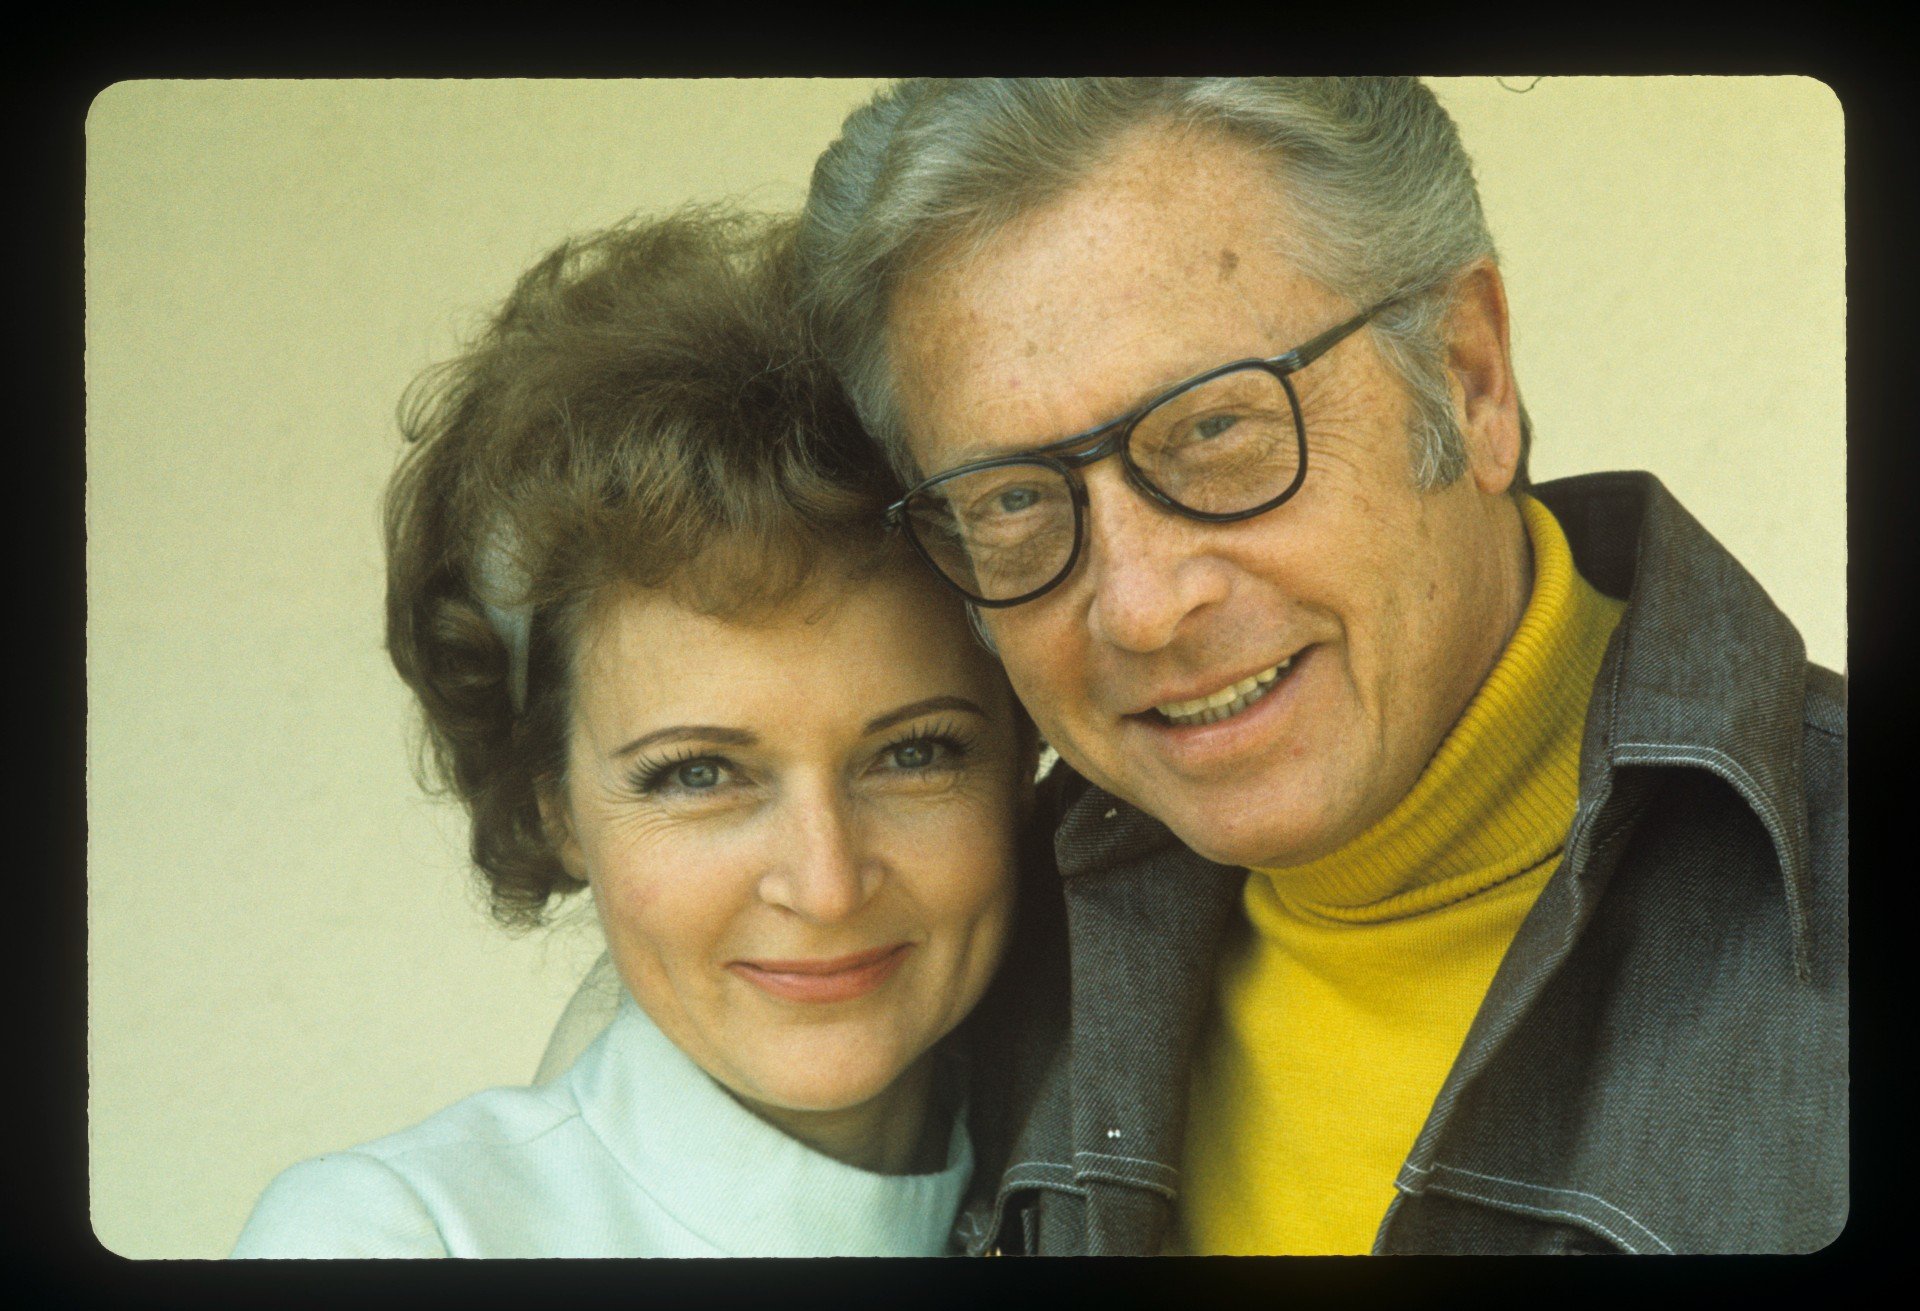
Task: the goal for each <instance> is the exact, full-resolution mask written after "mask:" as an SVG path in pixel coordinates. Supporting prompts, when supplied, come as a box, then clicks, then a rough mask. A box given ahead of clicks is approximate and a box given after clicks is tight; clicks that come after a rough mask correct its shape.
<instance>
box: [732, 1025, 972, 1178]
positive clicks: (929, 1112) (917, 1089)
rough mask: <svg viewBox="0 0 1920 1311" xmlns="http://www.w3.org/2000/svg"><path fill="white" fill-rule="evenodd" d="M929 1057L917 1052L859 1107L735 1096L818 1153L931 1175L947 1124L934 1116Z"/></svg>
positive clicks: (941, 1161) (941, 1160) (943, 1154)
mask: <svg viewBox="0 0 1920 1311" xmlns="http://www.w3.org/2000/svg"><path fill="white" fill-rule="evenodd" d="M933 1067H934V1061H933V1057H932V1053H928V1054H927V1055H925V1056H922V1057H921V1058H920V1059H919V1060H918V1061H916V1062H915V1063H914V1064H913V1065H912V1066H911V1067H909V1068H908V1069H907V1070H906V1072H905V1073H903V1074H902V1075H901V1076H900V1077H899V1078H898V1079H895V1080H894V1081H893V1083H892V1085H891V1086H890V1087H888V1088H887V1089H886V1090H885V1091H883V1092H881V1093H879V1094H878V1095H877V1096H874V1097H872V1098H870V1099H868V1100H867V1101H864V1102H862V1103H860V1104H859V1105H858V1106H848V1107H844V1108H842V1109H840V1110H837V1111H796V1110H792V1109H789V1108H787V1107H784V1106H766V1105H762V1104H760V1103H758V1102H752V1101H748V1100H747V1099H746V1098H743V1097H740V1096H738V1095H737V1094H736V1095H735V1098H734V1100H736V1101H738V1102H739V1103H740V1104H741V1105H743V1106H745V1107H746V1108H747V1109H748V1110H750V1111H752V1112H753V1113H754V1114H755V1115H757V1116H759V1117H760V1118H761V1119H763V1120H765V1121H766V1122H767V1123H769V1124H771V1125H773V1126H774V1127H775V1128H777V1129H779V1130H780V1131H781V1132H783V1133H785V1134H787V1135H788V1136H789V1137H792V1138H797V1139H799V1140H800V1141H801V1142H803V1143H805V1144H806V1145H807V1146H809V1147H811V1148H813V1149H814V1150H815V1151H816V1152H819V1153H821V1154H822V1155H823V1156H830V1157H832V1158H833V1159H834V1160H836V1161H839V1162H840V1163H841V1164H843V1165H851V1166H854V1167H856V1168H857V1169H861V1170H870V1171H872V1172H873V1173H875V1174H934V1173H937V1172H939V1171H940V1170H941V1169H942V1168H944V1167H945V1165H946V1163H947V1138H948V1134H947V1132H946V1130H947V1128H948V1126H947V1125H946V1124H945V1123H944V1122H945V1120H946V1119H947V1117H946V1116H944V1115H939V1114H935V1113H934V1111H935V1110H936V1109H938V1108H937V1106H936V1103H938V1102H939V1101H940V1100H941V1099H938V1098H936V1097H935V1095H934V1093H935V1088H934V1078H933Z"/></svg>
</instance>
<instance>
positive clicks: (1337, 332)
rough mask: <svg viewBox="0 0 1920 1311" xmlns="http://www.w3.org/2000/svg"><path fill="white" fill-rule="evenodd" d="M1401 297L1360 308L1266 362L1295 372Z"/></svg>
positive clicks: (1350, 334) (1287, 371)
mask: <svg viewBox="0 0 1920 1311" xmlns="http://www.w3.org/2000/svg"><path fill="white" fill-rule="evenodd" d="M1401 299H1402V297H1399V296H1394V297H1390V298H1389V299H1387V300H1383V301H1381V302H1379V303H1378V304H1376V305H1373V306H1371V307H1370V308H1367V309H1364V310H1361V311H1360V312H1359V313H1358V314H1356V315H1354V316H1353V317H1352V318H1350V319H1348V320H1347V321H1346V322H1345V323H1339V324H1335V325H1334V326H1333V327H1331V328H1328V329H1327V330H1326V331H1325V332H1323V333H1321V334H1320V335H1319V336H1318V337H1315V338H1314V339H1313V340H1312V341H1306V342H1302V343H1301V344H1300V345H1298V346H1295V347H1294V348H1293V349H1292V350H1290V351H1288V352H1287V353H1286V354H1285V355H1276V356H1274V357H1273V358H1272V359H1270V360H1268V361H1267V363H1268V364H1271V365H1272V366H1273V367H1275V368H1276V369H1279V370H1281V371H1282V372H1284V373H1296V372H1298V371H1299V370H1301V369H1304V368H1306V367H1307V366H1308V365H1309V364H1312V363H1313V362H1314V361H1315V360H1317V359H1319V358H1320V357H1321V356H1322V355H1325V354H1326V353H1327V352H1328V351H1330V350H1332V349H1333V348H1334V347H1335V346H1338V345H1339V344H1340V343H1341V342H1343V341H1345V340H1346V339H1347V338H1348V337H1351V336H1352V335H1353V334H1354V333H1356V332H1358V331H1360V329H1361V328H1362V327H1363V326H1364V325H1365V324H1366V322H1367V320H1368V319H1371V318H1372V317H1373V316H1374V315H1376V314H1378V313H1379V312H1380V311H1381V310H1384V309H1387V308H1389V307H1390V306H1393V305H1396V304H1398V303H1399V302H1400V300H1401Z"/></svg>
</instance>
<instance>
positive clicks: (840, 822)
mask: <svg viewBox="0 0 1920 1311" xmlns="http://www.w3.org/2000/svg"><path fill="white" fill-rule="evenodd" d="M782 809H783V810H784V811H785V812H786V813H785V814H784V815H783V816H782V817H781V823H780V824H779V825H778V826H777V827H778V829H779V832H780V837H779V839H778V840H777V843H776V845H775V848H774V850H773V851H772V852H771V853H770V855H769V865H768V868H767V871H766V873H765V874H764V875H763V876H762V877H761V880H760V896H761V898H762V899H763V900H765V901H767V902H768V903H770V904H772V905H775V906H780V907H782V908H784V909H786V910H790V911H792V912H793V913H794V914H796V915H799V916H800V917H801V918H803V919H807V920H812V921H815V922H816V923H822V924H831V923H835V922H838V921H840V920H844V919H847V918H849V917H851V916H852V915H854V914H855V913H857V912H858V911H859V910H860V908H861V907H862V906H864V905H865V904H866V903H867V900H868V898H869V897H871V896H872V895H873V892H874V890H875V889H876V888H877V887H878V886H879V884H880V880H881V877H882V871H881V868H880V862H879V860H878V858H877V856H876V855H875V854H874V853H872V852H871V851H869V850H868V844H867V843H866V842H865V840H864V838H863V836H862V833H861V825H860V824H859V822H858V817H857V816H856V815H855V814H854V813H853V807H852V805H851V801H850V798H848V797H847V796H846V795H845V794H844V792H843V791H842V790H841V789H839V788H838V787H831V786H822V787H815V788H806V789H799V790H797V791H796V794H795V795H794V796H792V797H791V798H790V799H789V804H788V805H787V806H785V807H783V808H782Z"/></svg>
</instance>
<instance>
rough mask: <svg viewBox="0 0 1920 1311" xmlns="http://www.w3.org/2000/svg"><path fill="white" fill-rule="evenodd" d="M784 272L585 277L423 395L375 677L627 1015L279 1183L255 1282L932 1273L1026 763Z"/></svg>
mask: <svg viewBox="0 0 1920 1311" xmlns="http://www.w3.org/2000/svg"><path fill="white" fill-rule="evenodd" d="M786 251H787V244H786V241H785V239H784V236H783V232H782V231H781V230H779V229H773V228H769V226H768V225H766V224H764V223H761V222H758V221H753V220H748V219H745V218H741V217H738V216H731V217H729V216H720V215H711V214H708V215H699V214H692V215H683V216H681V217H679V218H675V219H671V220H668V221H664V222H657V223H649V224H639V225H628V226H626V227H622V228H618V229H614V230H612V231H609V232H606V233H602V234H600V235H597V236H594V237H591V238H588V239H586V240H583V241H579V242H574V243H570V244H568V245H565V246H562V247H561V248H560V249H558V250H556V251H555V252H554V253H552V254H551V255H549V256H548V257H547V258H546V259H545V260H543V261H542V262H541V263H540V264H539V265H537V266H536V267H535V268H533V269H532V270H531V271H530V272H528V273H527V274H526V275H525V276H524V277H523V278H522V279H521V281H520V283H519V286H518V287H517V288H516V290H515V291H514V293H513V295H512V296H511V297H510V298H509V299H508V301H507V303H506V305H505V306H504V307H503V308H502V310H501V311H500V313H499V314H498V316H497V317H496V318H495V320H494V322H493V323H492V324H491V326H490V327H489V328H488V329H487V331H486V332H485V333H484V334H483V335H482V336H481V337H480V339H479V340H478V342H477V343H476V344H475V345H474V346H473V347H472V349H471V350H470V351H469V352H468V353H467V354H466V355H464V356H463V357H461V358H460V359H458V360H455V361H454V362H452V363H451V364H449V365H447V366H444V367H443V368H442V369H440V370H437V371H435V372H434V373H432V374H429V375H428V376H427V377H426V378H424V379H423V380H422V383H421V384H420V385H419V386H420V390H419V391H418V392H417V394H416V396H415V397H414V398H413V400H414V403H413V404H411V405H410V406H409V407H408V409H407V413H406V416H405V418H404V420H403V426H404V427H405V428H406V430H407V433H408V436H409V437H410V438H411V439H413V440H414V441H415V443H416V444H415V446H414V447H413V449H412V450H411V451H410V452H409V453H408V456H407V458H406V460H405V462H404V463H403V465H402V467H401V469H400V471H399V473H398V474H397V475H396V478H395V482H394V485H393V488H392V490H391V492H390V497H389V505H388V516H387V545H388V554H389V579H388V637H389V647H390V650H391V652H392V655H393V659H394V663H395V665H396V666H397V667H398V669H399V671H400V673H401V676H402V677H403V678H404V679H405V680H406V681H407V683H408V684H409V686H411V687H412V688H413V690H414V692H415V693H416V694H417V696H418V698H419V700H420V703H421V706H422V709H423V711H424V714H425V720H426V727H427V737H428V742H429V744H430V746H431V749H432V757H433V759H434V762H435V764H436V766H437V768H438V771H439V773H440V774H441V776H442V777H443V778H444V779H445V780H446V782H447V783H448V785H449V786H450V787H451V788H452V790H453V791H454V792H455V793H456V794H458V795H459V797H460V798H461V800H462V801H463V802H464V803H465V804H466V805H467V807H468V809H469V811H470V813H471V816H472V820H473V856H474V860H475V863H476V865H477V866H478V867H479V869H480V870H481V871H482V872H483V873H484V875H485V876H486V878H487V880H488V883H489V887H490V891H491V896H492V902H493V907H494V911H495V914H496V916H497V917H498V918H500V919H501V920H503V921H505V922H507V923H509V924H526V923H533V922H537V921H539V920H540V919H541V918H542V915H543V912H544V911H545V909H546V908H547V906H548V904H549V902H550V901H551V900H552V899H553V898H555V897H556V896H560V895H564V894H565V893H567V892H569V891H572V890H575V889H578V888H581V887H586V888H589V889H591V892H592V895H593V900H594V904H595V906H596V908H597V910H598V913H599V918H600V922H601V925H602V928H603V929H604V930H605V935H606V939H607V943H608V950H609V954H610V956H611V958H612V961H613V964H614V967H615V969H616V970H617V972H618V974H619V977H620V980H621V982H622V983H623V984H624V987H625V994H626V995H625V996H623V998H622V999H621V1003H620V1009H619V1012H618V1014H617V1016H616V1018H615V1019H614V1021H613V1023H612V1024H611V1025H610V1026H609V1027H608V1029H607V1031H606V1032H605V1033H604V1034H603V1035H602V1036H601V1037H600V1038H599V1039H598V1040H597V1041H596V1042H595V1043H593V1044H592V1046H590V1047H589V1048H588V1049H587V1051H586V1052H585V1053H584V1054H583V1055H582V1056H581V1057H580V1058H579V1060H578V1061H576V1062H575V1063H574V1065H573V1066H572V1067H571V1069H570V1070H569V1071H568V1073H567V1074H566V1075H565V1076H564V1077H562V1078H560V1079H558V1080H556V1081H554V1082H553V1083H551V1084H549V1085H546V1086H543V1087H539V1088H507V1089H496V1090H492V1091H489V1092H483V1093H480V1094H478V1095H476V1096H473V1097H469V1098H467V1099H466V1100H464V1101H461V1102H459V1103H456V1104H455V1105H454V1106H452V1107H450V1108H448V1109H447V1110H445V1111H443V1112H441V1113H440V1114H438V1115H435V1116H433V1117H432V1118H430V1119H428V1120H427V1121H425V1122H424V1123H422V1124H420V1125H417V1126H415V1127H413V1128H411V1129H407V1130H404V1131H402V1132H400V1133H397V1134H394V1135H392V1136H390V1137H387V1138H382V1139H379V1140H377V1141H375V1142H373V1143H369V1144H367V1145H365V1146H363V1147H359V1148H355V1149H353V1150H351V1151H345V1152H339V1153H335V1154H332V1155H328V1156H323V1157H320V1158H318V1159H316V1160H313V1161H309V1162H306V1163H303V1164H301V1165H297V1166H295V1167H293V1168H292V1169H291V1170H288V1171H287V1172H285V1173H284V1174H282V1175H281V1176H280V1177H279V1178H278V1179H276V1180H275V1181H274V1182H273V1183H272V1184H271V1185H270V1186H269V1187H268V1189H267V1191H266V1193H265V1194H264V1195H263V1196H262V1198H261V1200H260V1202H259V1203H258V1205H257V1206H256V1208H255V1210H254V1213H253V1215H252V1217H251V1219H250V1220H249V1221H248V1223H247V1226H246V1228H245V1230H244V1231H243V1232H242V1234H241V1236H240V1240H239V1243H238V1246H237V1247H236V1249H235V1253H234V1254H235V1255H236V1256H429V1255H456V1256H483V1257H484V1256H641V1255H663V1256H664V1255H729V1254H731V1255H802V1254H846V1255H854V1254H900V1255H914V1254H934V1253H939V1252H944V1251H946V1250H948V1228H949V1225H950V1223H951V1220H952V1217H953V1213H954V1210H955V1208H956V1206H957V1205H958V1202H959V1199H960V1193H961V1190H962V1189H963V1188H964V1186H965V1184H966V1182H967V1178H968V1175H969V1173H970V1169H971V1147H970V1144H969V1140H968V1136H967V1132H966V1128H965V1117H964V1114H963V1113H962V1108H961V1105H960V1103H961V1102H962V1101H963V1099H964V1087H965V1078H964V1070H963V1068H962V1067H961V1065H960V1064H959V1057H958V1054H957V1053H955V1052H951V1051H949V1050H948V1048H949V1046H950V1045H951V1044H946V1043H943V1039H945V1038H947V1036H948V1035H949V1034H950V1033H951V1032H952V1031H953V1029H954V1028H955V1026H956V1025H957V1024H958V1023H959V1022H960V1021H961V1020H962V1019H963V1018H964V1017H965V1016H966V1014H967V1013H968V1011H969V1010H970V1009H971V1008H972V1007H973V1006H974V1004H975V1003H976V1002H977V1001H978V1000H979V999H980V997H981V996H982V994H983V992H984V991H985V989H986V987H987V984H988V982H989V981H990V979H991V978H992V976H993V973H994V971H995V969H996V967H997V966H998V964H999V962H1000V960H1001V957H1002V955H1003V954H1004V952H1005V949H1006V945H1007V943H1008V940H1009V934H1010V931H1011V925H1012V920H1013V906H1014V899H1015V896H1014V894H1015V866H1016V858H1015V849H1016V835H1017V832H1018V830H1019V829H1020V826H1021V823H1022V820H1023V817H1024V816H1025V814H1026V813H1027V812H1028V810H1029V808H1030V806H1031V804H1032V792H1031V784H1030V780H1031V778H1032V768H1033V760H1034V740H1033V736H1032V730H1031V726H1030V724H1029V723H1028V721H1026V720H1025V718H1024V716H1023V715H1022V714H1021V712H1020V711H1019V708H1018V705H1017V703H1016V702H1015V701H1014V699H1013V697H1012V694H1011V692H1010V690H1009V689H1008V687H1007V685H1006V682H1005V680H1004V678H1003V677H1002V675H1001V674H1000V672H999V670H998V668H997V666H995V665H994V664H993V663H992V662H991V660H990V659H988V658H987V657H986V655H985V654H984V653H983V652H982V651H981V650H980V649H979V647H978V646H977V644H976V643H975V642H974V641H973V639H972V638H971V636H970V634H969V632H968V627H967V621H966V618H965V615H964V613H963V611H962V610H961V609H960V608H959V607H958V606H957V605H955V604H954V603H952V602H951V601H950V600H949V599H948V598H947V596H946V595H944V594H943V589H940V588H939V587H938V586H937V585H936V584H935V583H934V582H933V581H932V580H931V579H930V578H928V577H926V576H925V574H924V573H923V571H921V570H920V569H919V567H918V566H917V565H916V563H915V562H914V561H912V560H911V559H909V558H908V557H907V556H906V555H905V553H904V552H902V550H901V549H900V547H899V546H898V544H897V543H893V542H890V541H888V540H887V539H885V538H884V536H882V535H881V534H880V533H879V531H878V529H877V527H876V525H877V524H878V523H879V511H880V507H881V506H882V504H883V503H884V500H885V498H886V494H887V485H886V482H885V479H884V475H882V474H880V473H878V472H877V469H876V466H875V465H874V463H873V462H872V461H871V460H870V459H869V458H868V456H867V454H866V451H865V449H864V446H863V440H864V439H863V438H862V436H861V434H860V433H859V431H858V429H857V426H856V425H855V423H854V421H853V419H852V417H851V412H850V411H849V410H848V409H847V407H846V406H845V405H844V403H843V402H842V401H841V400H840V398H839V397H838V394H837V392H836V391H835V390H834V389H833V388H832V386H831V385H830V384H829V383H828V381H827V380H826V379H825V377H824V376H823V375H822V374H821V372H820V371H819V370H818V369H817V368H816V366H815V365H814V364H813V363H812V362H811V361H810V360H809V358H808V357H807V355H806V353H805V351H804V349H803V345H802V333H801V331H800V329H799V325H798V324H797V322H796V320H795V319H794V317H793V315H792V314H791V312H790V310H789V309H788V304H789V300H788V288H787V279H788V272H787V259H786V253H785V252H786Z"/></svg>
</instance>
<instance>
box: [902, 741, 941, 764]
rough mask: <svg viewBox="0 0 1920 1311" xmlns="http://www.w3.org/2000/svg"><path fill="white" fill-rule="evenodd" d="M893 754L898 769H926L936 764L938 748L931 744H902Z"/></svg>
mask: <svg viewBox="0 0 1920 1311" xmlns="http://www.w3.org/2000/svg"><path fill="white" fill-rule="evenodd" d="M891 754H892V756H893V764H894V768H896V769H925V768H926V767H927V766H928V765H931V764H932V763H933V762H934V759H935V757H936V755H937V754H938V748H937V747H936V746H935V745H934V744H933V743H931V742H902V743H901V744H900V745H899V746H897V747H895V748H893V751H892V753H891Z"/></svg>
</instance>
